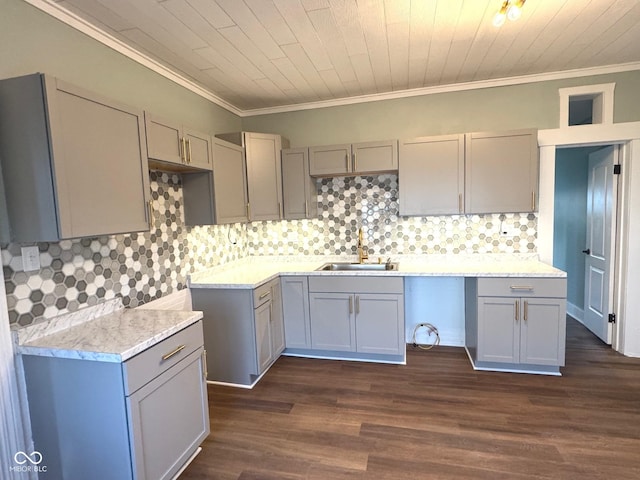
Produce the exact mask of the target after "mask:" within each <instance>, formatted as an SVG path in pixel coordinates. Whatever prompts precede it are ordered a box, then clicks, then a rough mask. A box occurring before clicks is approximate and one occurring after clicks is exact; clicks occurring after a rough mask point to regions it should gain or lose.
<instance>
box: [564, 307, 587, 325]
mask: <svg viewBox="0 0 640 480" xmlns="http://www.w3.org/2000/svg"><path fill="white" fill-rule="evenodd" d="M567 314H569V315H570V316H571V317H573V318H575V319H576V320H577V321H579V322H580V323H582V324H584V310H583V309H582V308H580V307H578V306H577V305H574V304H573V303H571V302H567Z"/></svg>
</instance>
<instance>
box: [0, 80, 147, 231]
mask: <svg viewBox="0 0 640 480" xmlns="http://www.w3.org/2000/svg"><path fill="white" fill-rule="evenodd" d="M0 161H1V162H2V168H1V169H2V175H3V179H4V190H5V192H4V193H5V196H6V202H7V209H6V211H7V215H8V217H9V219H8V220H9V221H8V224H9V227H10V230H11V234H10V237H11V240H13V241H15V242H44V241H53V242H55V241H59V240H60V239H65V238H78V237H96V236H99V235H111V234H116V233H128V232H141V231H147V230H149V220H150V218H149V211H148V203H147V201H148V199H149V198H148V196H149V172H148V165H147V151H146V142H145V130H144V115H143V112H142V111H141V110H137V109H134V108H130V107H127V106H124V105H119V104H117V103H116V102H113V101H111V100H109V99H105V98H102V97H100V96H99V95H95V94H93V93H91V92H87V91H85V90H83V89H81V88H78V87H75V86H72V85H69V84H67V83H65V82H62V81H60V80H58V79H56V78H53V77H49V76H47V75H41V74H34V75H27V76H24V77H18V78H12V79H7V80H2V81H0ZM114 185H117V193H114ZM0 213H2V212H0ZM5 223H6V220H5Z"/></svg>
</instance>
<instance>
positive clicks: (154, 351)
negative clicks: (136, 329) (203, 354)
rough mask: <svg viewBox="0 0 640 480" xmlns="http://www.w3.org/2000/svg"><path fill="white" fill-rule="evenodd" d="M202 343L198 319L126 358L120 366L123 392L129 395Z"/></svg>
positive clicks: (200, 325)
mask: <svg viewBox="0 0 640 480" xmlns="http://www.w3.org/2000/svg"><path fill="white" fill-rule="evenodd" d="M203 345H204V336H203V333H202V321H198V322H196V323H194V324H193V325H190V326H188V327H187V328H185V329H184V330H180V331H179V332H178V333H175V334H173V335H171V336H170V337H169V338H166V339H165V340H163V341H161V342H160V343H158V344H156V345H154V346H153V347H151V348H148V349H147V350H145V351H144V352H141V353H139V354H138V355H136V356H135V357H133V358H131V359H130V360H127V361H126V362H125V363H124V364H123V366H122V368H123V374H124V379H125V390H126V391H125V394H126V395H131V394H132V393H133V392H135V391H136V390H138V389H139V388H140V387H142V386H143V385H145V384H146V383H148V382H149V381H151V380H153V379H154V378H155V377H157V376H158V375H160V374H161V373H162V372H164V371H166V370H168V369H169V368H171V367H172V366H174V365H175V364H176V363H178V362H179V361H180V360H182V359H183V358H185V357H187V356H188V355H189V354H190V353H192V352H193V351H195V350H197V349H198V348H200V347H202V346H203ZM180 347H182V348H180ZM178 349H179V350H178ZM176 350H177V351H176ZM173 352H176V353H174V354H173V355H170V354H171V353H173ZM163 356H164V357H165V358H166V359H163Z"/></svg>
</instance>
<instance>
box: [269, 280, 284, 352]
mask: <svg viewBox="0 0 640 480" xmlns="http://www.w3.org/2000/svg"><path fill="white" fill-rule="evenodd" d="M283 350H284V318H283V312H282V288H281V287H280V279H276V280H274V281H273V282H272V283H271V353H272V355H273V360H274V361H275V360H277V358H278V357H279V356H280V354H281V353H282V351H283Z"/></svg>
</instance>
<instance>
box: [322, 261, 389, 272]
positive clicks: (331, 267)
mask: <svg viewBox="0 0 640 480" xmlns="http://www.w3.org/2000/svg"><path fill="white" fill-rule="evenodd" d="M318 270H319V271H346V272H349V271H363V270H364V271H367V270H373V271H384V270H398V264H397V263H349V262H332V263H325V264H324V265H322V266H321V267H320V268H318Z"/></svg>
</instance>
